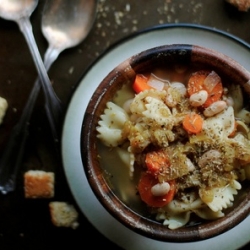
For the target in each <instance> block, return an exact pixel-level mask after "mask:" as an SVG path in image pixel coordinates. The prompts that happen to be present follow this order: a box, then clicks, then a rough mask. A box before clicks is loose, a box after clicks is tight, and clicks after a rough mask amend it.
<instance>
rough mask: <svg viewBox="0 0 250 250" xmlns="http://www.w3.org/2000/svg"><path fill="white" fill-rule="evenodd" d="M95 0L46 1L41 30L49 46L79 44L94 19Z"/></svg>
mask: <svg viewBox="0 0 250 250" xmlns="http://www.w3.org/2000/svg"><path fill="white" fill-rule="evenodd" d="M96 7H97V1H82V0H74V1H73V3H72V1H70V0H64V1H58V0H55V1H47V2H46V5H45V7H44V12H43V17H42V32H43V34H44V36H45V37H46V39H47V41H48V42H49V45H50V46H53V47H54V48H57V49H58V50H59V49H60V50H63V49H66V48H70V47H73V46H75V45H77V44H79V43H80V42H81V41H82V40H83V39H84V38H85V37H86V36H87V35H88V33H89V31H90V29H91V28H92V25H93V23H94V20H95V15H96Z"/></svg>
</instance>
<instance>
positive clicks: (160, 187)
mask: <svg viewBox="0 0 250 250" xmlns="http://www.w3.org/2000/svg"><path fill="white" fill-rule="evenodd" d="M169 190H170V185H169V184H168V182H162V183H157V184H155V185H154V186H153V187H152V188H151V193H152V195H154V196H162V195H165V194H167V193H168V192H169Z"/></svg>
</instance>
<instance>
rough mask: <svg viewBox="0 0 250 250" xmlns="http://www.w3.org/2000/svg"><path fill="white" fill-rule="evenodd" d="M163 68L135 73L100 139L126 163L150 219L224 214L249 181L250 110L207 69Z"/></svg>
mask: <svg viewBox="0 0 250 250" xmlns="http://www.w3.org/2000/svg"><path fill="white" fill-rule="evenodd" d="M163 72H164V71H162V70H158V71H154V72H151V73H150V74H149V73H145V74H143V75H137V76H136V79H135V82H134V83H133V86H129V88H130V94H129V95H127V94H126V98H125V100H124V98H122V101H121V100H120V101H119V96H122V95H123V91H124V89H121V90H120V91H119V93H117V95H116V97H115V98H114V100H113V101H109V102H108V103H107V107H106V109H105V110H104V114H103V115H102V116H101V117H100V121H99V123H98V126H97V131H98V135H97V137H98V138H99V139H100V141H101V142H102V143H103V145H106V147H108V148H109V150H110V151H112V152H113V153H115V154H117V156H118V157H119V158H120V160H121V161H122V162H123V163H124V165H125V166H127V171H128V172H129V176H130V178H131V179H132V180H131V181H134V183H135V192H136V193H137V197H139V199H140V203H142V204H144V205H145V207H146V208H147V209H148V213H149V214H150V216H154V217H155V219H156V220H158V221H161V222H162V223H163V225H166V226H167V227H169V228H170V229H173V230H174V229H176V228H179V227H183V226H185V225H187V224H188V223H190V220H191V219H190V218H191V217H192V216H196V217H198V218H200V219H201V220H214V219H217V218H220V217H223V216H224V215H225V211H226V209H228V208H230V207H231V206H232V205H233V203H234V201H235V197H236V195H237V194H238V192H239V190H241V189H242V183H243V182H244V181H246V180H247V179H250V133H249V123H250V118H249V117H250V112H249V111H248V110H247V108H246V107H244V102H243V94H242V92H241V88H240V87H239V86H238V85H229V86H227V83H226V82H222V80H221V78H220V76H219V75H218V74H217V73H216V72H214V71H212V70H197V71H194V72H189V71H186V72H185V73H183V71H182V72H175V77H172V75H166V74H164V73H163ZM176 76H177V77H176ZM177 79H178V81H177ZM126 88H128V86H126ZM126 93H127V90H126ZM101 157H102V156H101ZM116 167H117V168H118V166H116ZM130 192H131V191H130ZM121 193H122V191H121ZM124 197H125V196H124Z"/></svg>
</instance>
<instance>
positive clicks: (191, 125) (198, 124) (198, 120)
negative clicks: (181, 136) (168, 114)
mask: <svg viewBox="0 0 250 250" xmlns="http://www.w3.org/2000/svg"><path fill="white" fill-rule="evenodd" d="M182 124H183V127H184V129H185V130H186V131H187V132H188V133H190V134H198V133H200V132H201V130H202V126H203V118H202V117H201V116H200V115H199V114H197V113H194V112H191V113H189V114H187V115H186V116H185V117H184V119H183V122H182Z"/></svg>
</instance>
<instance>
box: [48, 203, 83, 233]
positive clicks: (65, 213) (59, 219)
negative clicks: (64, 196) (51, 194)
mask: <svg viewBox="0 0 250 250" xmlns="http://www.w3.org/2000/svg"><path fill="white" fill-rule="evenodd" d="M49 210H50V215H51V221H52V223H53V224H54V225H55V226H56V227H71V228H73V229H76V228H77V227H78V226H79V223H78V221H77V220H78V213H77V211H76V209H75V208H74V206H73V205H71V204H69V203H66V202H62V201H52V202H50V203H49Z"/></svg>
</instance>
